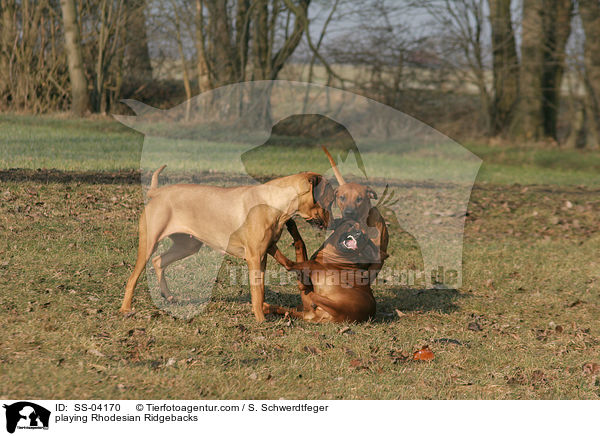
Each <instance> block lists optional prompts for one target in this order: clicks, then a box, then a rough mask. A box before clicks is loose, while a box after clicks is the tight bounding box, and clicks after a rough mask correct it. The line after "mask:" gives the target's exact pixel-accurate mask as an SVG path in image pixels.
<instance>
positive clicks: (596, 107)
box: [579, 0, 600, 148]
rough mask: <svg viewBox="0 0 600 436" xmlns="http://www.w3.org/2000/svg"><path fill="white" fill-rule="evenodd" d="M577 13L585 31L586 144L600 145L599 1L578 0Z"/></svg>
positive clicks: (593, 146)
mask: <svg viewBox="0 0 600 436" xmlns="http://www.w3.org/2000/svg"><path fill="white" fill-rule="evenodd" d="M579 15H580V16H581V22H582V25H583V30H584V33H585V42H584V65H585V69H584V77H583V79H584V83H585V90H586V94H585V115H586V119H587V122H588V126H587V130H588V135H587V141H586V142H587V145H588V146H589V147H590V148H598V147H599V146H600V138H599V136H600V2H598V0H579Z"/></svg>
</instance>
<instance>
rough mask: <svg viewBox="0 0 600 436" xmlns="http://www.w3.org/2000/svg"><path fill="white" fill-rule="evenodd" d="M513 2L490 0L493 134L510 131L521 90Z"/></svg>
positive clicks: (491, 117)
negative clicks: (513, 23) (511, 12)
mask: <svg viewBox="0 0 600 436" xmlns="http://www.w3.org/2000/svg"><path fill="white" fill-rule="evenodd" d="M510 4H511V0H489V6H490V23H491V27H492V55H493V74H494V82H493V88H494V97H493V102H492V105H491V113H490V123H491V132H490V133H491V134H492V135H493V136H496V135H503V134H505V133H506V132H507V130H508V128H509V126H510V124H511V123H512V120H513V116H514V111H515V106H516V102H517V97H518V92H519V61H518V58H517V48H516V44H515V34H514V31H513V27H512V21H511V15H510Z"/></svg>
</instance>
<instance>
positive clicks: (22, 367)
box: [0, 116, 600, 399]
mask: <svg viewBox="0 0 600 436" xmlns="http://www.w3.org/2000/svg"><path fill="white" fill-rule="evenodd" d="M0 129H1V130H0V138H1V140H0V149H1V151H0V155H1V156H2V158H1V159H2V166H3V167H18V166H21V167H29V168H38V167H42V166H44V167H54V168H60V169H63V170H98V169H103V170H114V169H118V168H136V165H137V164H136V156H137V159H139V154H137V155H136V153H139V151H140V146H141V142H142V137H141V136H140V135H137V134H134V133H131V132H129V131H127V130H126V129H125V128H122V127H119V126H118V125H115V124H114V123H112V122H108V121H92V122H89V121H78V120H57V119H54V118H44V117H41V118H33V117H16V116H3V117H2V118H1V121H0ZM69 137H72V138H80V139H81V140H80V141H79V142H78V141H71V140H69V141H71V142H69V141H68V140H67V139H65V138H69ZM7 138H12V139H11V141H10V142H9V141H7ZM61 138H62V139H61ZM90 138H95V139H94V141H92V140H91V139H90ZM46 147H51V148H53V152H48V151H47V150H46ZM98 147H100V148H102V149H104V150H108V151H110V152H109V153H108V154H109V155H108V156H107V155H106V154H104V153H100V152H99V151H98V149H97V148H98ZM470 147H471V148H472V149H473V150H474V151H475V152H476V153H478V154H480V155H481V156H482V157H484V159H489V160H490V161H491V162H490V164H489V165H488V164H485V163H484V166H483V168H482V173H481V175H480V179H479V182H478V183H477V184H476V186H475V188H474V190H473V193H472V196H471V202H470V205H469V215H468V217H467V219H466V227H465V239H464V253H463V260H464V269H463V273H464V276H463V285H462V286H461V287H460V288H459V289H456V290H423V289H420V287H418V286H410V285H402V284H397V283H393V282H389V281H388V282H384V281H383V280H382V281H380V282H378V283H377V285H376V286H375V297H376V299H377V316H376V319H375V320H373V321H371V322H368V323H364V324H361V325H351V326H349V327H350V331H349V332H346V333H343V330H341V328H342V327H343V326H340V325H313V324H309V323H305V322H302V321H295V322H293V323H288V322H287V320H284V319H281V318H277V317H270V318H269V319H268V321H267V322H266V323H264V324H257V323H255V321H254V318H253V316H252V314H251V308H250V304H249V300H250V298H249V289H248V286H247V285H246V284H244V283H239V281H240V280H239V279H240V278H241V277H242V276H243V275H245V273H246V270H245V269H243V268H244V267H243V262H241V261H239V260H237V259H233V258H231V257H225V258H224V259H225V263H224V265H223V267H222V268H221V270H220V271H219V279H218V281H217V282H216V283H214V284H213V283H210V284H206V283H203V282H202V277H203V276H202V275H201V274H200V271H202V268H207V267H210V265H218V263H219V260H220V257H219V256H216V257H215V256H213V260H212V261H210V262H206V263H205V260H206V258H200V257H196V258H191V259H189V260H188V261H187V262H188V264H189V266H188V267H187V268H186V267H185V266H182V264H179V265H178V264H174V265H173V266H172V267H170V269H168V270H167V277H168V279H169V281H170V283H171V285H172V289H173V292H174V293H176V292H180V291H181V290H182V289H183V288H187V289H194V290H195V292H196V294H194V295H190V296H192V297H193V298H197V299H198V300H203V299H204V298H205V297H206V296H207V295H210V300H209V301H208V302H207V303H206V304H204V305H203V306H202V311H200V312H199V313H197V314H196V316H194V317H183V318H182V317H177V316H172V315H171V313H173V312H172V310H171V308H168V307H165V305H164V302H162V301H161V300H160V298H159V297H158V296H157V295H156V292H155V291H154V287H153V286H152V281H153V280H154V279H153V277H152V275H150V276H149V277H150V279H147V277H146V275H145V274H144V275H142V279H141V280H140V282H139V283H138V287H137V289H136V293H135V298H134V307H135V313H134V314H133V315H132V316H130V317H123V316H122V315H120V314H119V313H118V312H117V310H118V308H119V306H120V302H121V299H122V297H123V291H124V285H125V281H126V280H127V277H128V276H129V274H130V272H131V270H132V264H133V262H134V260H135V255H136V249H137V222H138V218H139V213H140V210H141V207H142V204H143V196H142V188H141V186H139V185H138V184H137V183H133V184H96V183H93V184H90V183H89V181H93V179H90V178H86V179H85V180H83V181H82V180H75V181H72V182H63V183H46V182H37V181H31V180H26V181H12V180H10V179H9V176H8V175H7V174H9V173H5V174H4V176H3V177H4V179H3V181H2V182H1V183H0V296H1V300H0V331H2V335H1V336H0V397H1V398H55V399H60V398H79V399H92V398H93V399H101V398H129V399H133V398H173V399H175V398H180V399H192V398H195V399H197V398H223V399H236V398H257V399H264V398H274V399H277V398H288V399H295V398H307V399H329V398H332V399H336V398H342V399H362V398H374V399H398V398H400V399H425V398H438V399H477V398H486V399H568V398H579V399H598V398H599V397H600V385H599V383H598V381H597V378H596V377H594V376H590V375H587V374H584V373H583V372H582V369H581V367H582V365H583V364H585V363H587V362H600V341H599V340H598V337H599V336H600V324H599V323H598V319H599V316H600V297H599V295H600V293H599V291H600V273H599V271H600V263H599V262H598V260H597V257H598V252H599V249H600V223H599V221H598V218H597V217H598V216H599V213H600V197H599V195H598V194H599V191H598V187H597V183H596V181H597V175H594V174H593V171H594V170H595V169H596V170H597V167H596V166H595V165H597V160H596V161H595V160H594V159H596V157H595V156H594V155H591V154H587V153H577V152H575V151H571V152H567V153H570V154H569V156H570V157H567V158H565V159H564V161H563V162H560V158H559V157H558V155H556V156H555V154H556V153H555V152H554V151H552V150H532V151H531V152H525V151H522V150H518V149H510V150H508V149H507V150H506V152H505V153H502V152H500V151H498V150H497V149H495V148H491V147H484V146H470ZM71 149H77V152H78V153H79V152H80V153H81V154H80V155H79V156H80V158H79V159H76V158H75V155H77V154H78V153H75V152H74V151H72V153H73V155H72V156H73V160H72V161H71V163H68V162H67V163H65V161H63V158H64V157H65V156H68V155H69V150H71ZM42 151H43V152H44V153H45V154H44V153H42ZM112 152H114V153H117V154H115V156H118V157H117V158H113V157H112V156H113V155H112V154H111V153H112ZM118 153H123V154H121V155H119V154H118ZM486 153H488V154H487V155H486ZM538 154H539V155H540V156H542V157H534V156H535V155H538ZM41 155H45V156H46V157H45V158H44V159H47V160H46V162H47V163H45V164H43V165H42V164H39V165H38V162H39V160H38V159H39V158H40V156H41ZM82 155H83V156H84V157H81V156H82ZM544 156H545V157H544ZM553 156H554V157H553ZM577 156H579V158H577ZM217 158H218V153H217V152H215V161H216V162H218V161H219V159H217ZM128 159H129V160H128ZM553 159H556V161H554V160H553ZM220 161H221V162H224V163H223V165H224V168H225V164H226V161H227V159H221V160H220ZM484 161H485V160H484ZM549 161H550V162H554V163H552V164H550V163H548V162H549ZM111 162H112V163H111ZM594 162H596V163H594ZM26 163H29V165H27V164H26ZM215 165H216V164H215ZM560 174H562V175H563V176H560ZM230 176H231V173H229V172H225V173H222V174H221V173H213V174H212V175H211V177H212V178H211V183H218V184H228V183H230V182H231V180H230ZM513 176H514V177H513ZM588 176H589V179H588V180H591V182H586V179H585V177H588ZM594 177H595V178H594ZM582 180H583V182H582ZM483 182H485V183H483ZM492 182H493V183H492ZM517 182H518V183H521V184H523V185H524V184H529V185H528V186H514V185H513V184H514V183H517ZM543 183H545V184H543ZM559 183H562V185H560V184H559ZM532 184H543V185H540V186H533V185H532ZM580 184H584V185H587V186H585V187H583V186H581V187H580V186H576V185H580ZM567 202H568V203H567ZM300 230H301V232H302V234H303V236H304V237H305V238H306V240H307V244H308V246H309V251H312V250H314V249H315V248H316V247H317V245H318V244H319V237H320V235H319V234H318V233H317V232H314V231H311V230H310V229H309V228H308V227H307V226H305V225H303V224H302V223H300ZM390 234H391V243H390V247H391V249H390V251H391V257H390V258H389V259H388V260H387V261H386V265H385V268H386V270H384V271H383V272H382V277H385V276H386V271H389V270H394V269H396V270H402V269H414V268H417V269H418V268H419V267H420V262H421V256H420V252H419V248H418V246H417V245H416V243H415V241H414V239H412V237H410V236H409V235H408V234H406V233H404V232H402V231H401V230H400V229H397V228H392V229H391V231H390ZM289 242H290V238H289V236H287V235H284V237H283V238H282V241H281V243H280V244H279V245H280V247H282V248H283V249H284V250H286V251H287V253H288V255H290V254H291V248H290V247H289V246H288V243H289ZM207 265H208V266H207ZM233 268H238V272H239V273H240V274H239V275H238V276H237V278H238V280H236V281H234V282H232V281H231V279H230V278H231V270H232V269H233ZM239 268H242V269H241V270H239ZM269 269H270V271H271V273H270V274H274V273H277V274H278V273H279V272H280V271H281V269H280V268H279V267H277V266H275V265H274V264H273V262H272V261H271V260H269ZM150 274H152V271H150ZM266 298H267V301H269V302H271V303H277V304H282V305H289V306H291V305H295V304H298V303H299V296H298V292H297V290H296V287H295V285H294V284H278V283H277V282H273V283H271V284H270V285H269V287H268V290H267V295H266ZM165 309H166V310H165ZM179 309H180V310H183V311H185V310H187V309H189V308H186V307H183V308H179ZM396 309H398V310H399V311H401V314H400V316H399V315H398V314H397V313H396ZM187 314H189V313H183V314H182V313H180V315H187ZM473 323H475V324H477V325H478V326H479V327H480V328H481V330H477V329H476V328H475V327H474V326H475V324H473ZM448 339H452V340H455V341H458V342H459V344H456V343H453V342H452V341H450V342H449V341H447V340H448ZM423 345H428V346H429V347H430V348H431V349H432V350H433V352H434V353H435V356H436V357H435V360H433V361H432V362H429V363H421V362H415V361H411V360H410V358H408V359H405V356H410V355H411V354H412V353H413V352H414V351H415V350H417V349H419V348H421V347H422V346H423Z"/></svg>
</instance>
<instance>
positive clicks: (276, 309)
mask: <svg viewBox="0 0 600 436" xmlns="http://www.w3.org/2000/svg"><path fill="white" fill-rule="evenodd" d="M263 311H264V313H265V314H268V313H270V314H277V315H285V314H288V315H289V316H291V317H292V318H299V319H304V312H303V311H301V310H298V309H292V308H289V307H283V306H277V305H275V304H269V303H263Z"/></svg>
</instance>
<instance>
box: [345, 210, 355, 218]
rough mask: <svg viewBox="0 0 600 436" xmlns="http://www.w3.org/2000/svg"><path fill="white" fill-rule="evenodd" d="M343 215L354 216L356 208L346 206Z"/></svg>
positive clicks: (346, 216)
mask: <svg viewBox="0 0 600 436" xmlns="http://www.w3.org/2000/svg"><path fill="white" fill-rule="evenodd" d="M343 215H344V218H356V209H352V208H346V209H344V214H343Z"/></svg>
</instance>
